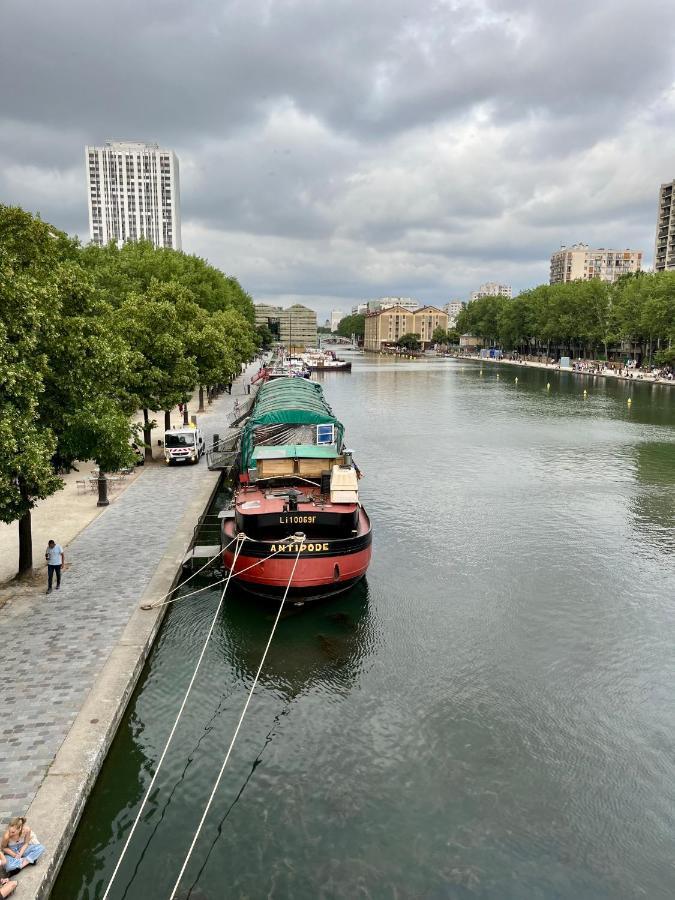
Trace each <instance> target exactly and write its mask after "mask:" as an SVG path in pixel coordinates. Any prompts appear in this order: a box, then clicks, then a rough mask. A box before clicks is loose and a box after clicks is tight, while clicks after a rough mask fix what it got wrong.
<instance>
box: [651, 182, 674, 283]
mask: <svg viewBox="0 0 675 900" xmlns="http://www.w3.org/2000/svg"><path fill="white" fill-rule="evenodd" d="M674 187H675V181H669V182H668V183H667V184H662V185H661V188H660V190H659V208H658V211H657V213H656V243H655V246H654V271H655V272H664V271H665V270H666V269H675V207H674V206H673V188H674Z"/></svg>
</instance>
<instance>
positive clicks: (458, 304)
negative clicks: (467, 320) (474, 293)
mask: <svg viewBox="0 0 675 900" xmlns="http://www.w3.org/2000/svg"><path fill="white" fill-rule="evenodd" d="M465 308H466V303H465V302H464V301H463V300H450V302H449V303H446V304H445V306H444V307H443V311H444V312H445V313H446V314H447V316H448V328H454V327H455V325H456V324H457V316H458V315H459V314H460V313H461V311H462V310H463V309H465Z"/></svg>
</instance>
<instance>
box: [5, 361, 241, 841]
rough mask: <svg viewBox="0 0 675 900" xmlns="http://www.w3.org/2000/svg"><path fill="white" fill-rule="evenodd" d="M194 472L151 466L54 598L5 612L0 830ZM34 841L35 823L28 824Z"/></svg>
mask: <svg viewBox="0 0 675 900" xmlns="http://www.w3.org/2000/svg"><path fill="white" fill-rule="evenodd" d="M257 368H258V367H257V365H253V366H251V367H249V369H248V370H247V372H246V374H245V375H244V376H243V378H241V379H239V380H238V382H237V384H236V385H235V388H234V390H233V394H232V396H230V395H228V394H224V395H223V396H221V397H219V398H218V399H217V400H215V401H214V403H213V404H212V406H211V407H210V408H209V412H208V414H202V415H201V416H200V419H199V423H200V427H201V428H202V430H203V431H204V434H205V439H206V441H207V446H209V445H210V443H211V438H212V434H213V433H214V432H216V433H219V434H221V435H222V434H224V433H225V432H226V431H227V418H228V413H229V412H230V411H231V409H232V407H233V405H234V403H235V401H236V400H239V402H240V403H241V402H242V395H245V384H246V381H247V380H248V379H249V378H250V376H251V375H252V374H253V373H254V372H255V371H257ZM207 478H208V479H210V480H211V481H212V483H213V485H214V487H215V484H216V482H217V479H218V473H217V472H209V471H208V469H207V467H206V460H205V459H202V461H201V462H200V464H199V465H198V466H188V467H171V468H168V467H156V466H152V467H148V468H147V469H146V471H145V472H143V474H142V475H141V476H140V477H139V478H137V479H136V480H135V481H134V482H133V483H132V484H131V485H130V486H129V487H128V488H127V490H126V491H125V492H124V494H123V495H121V496H120V497H119V498H118V499H117V501H116V502H115V503H114V505H111V506H110V507H108V508H107V509H106V510H105V512H104V513H103V514H102V515H100V516H98V518H96V519H94V521H93V522H91V524H90V525H89V526H88V527H87V528H85V530H84V531H82V532H81V533H80V534H79V535H78V536H77V537H76V538H75V539H74V540H73V541H72V543H71V544H69V545H68V546H67V547H65V548H64V549H65V551H66V559H67V561H68V562H69V563H70V568H69V569H68V570H67V571H66V572H65V573H64V576H63V583H62V586H61V590H60V591H54V592H53V593H52V594H50V595H49V596H46V595H45V592H44V591H45V586H44V584H41V585H40V587H39V590H36V592H35V593H34V594H32V595H22V596H19V597H17V598H16V599H14V600H13V601H11V602H9V603H8V604H7V605H6V606H5V607H4V608H3V610H2V625H3V628H2V635H3V639H2V663H3V666H2V668H3V678H4V685H5V687H4V691H3V716H2V722H1V723H0V823H3V822H5V821H6V820H7V819H8V817H10V816H13V815H21V814H25V812H26V810H27V809H28V807H29V806H30V804H31V802H32V800H33V798H34V797H35V794H36V792H37V790H38V788H39V787H40V784H41V782H42V781H43V779H44V777H45V775H46V773H47V770H48V769H49V766H50V765H51V763H52V761H53V760H54V757H55V756H56V753H57V751H58V750H59V747H60V746H61V744H62V743H63V741H64V738H65V737H66V735H67V734H68V731H69V729H70V728H71V726H72V724H73V722H74V720H75V718H76V716H77V714H78V712H79V710H80V708H81V707H82V705H83V703H84V701H85V699H86V697H87V695H88V693H89V691H90V689H91V687H92V685H93V683H94V681H95V679H96V677H97V676H98V674H99V673H100V672H101V670H102V668H103V666H104V664H105V662H106V660H107V659H108V657H109V655H110V653H111V651H112V649H113V648H114V647H115V644H116V642H117V641H118V639H119V638H120V636H121V634H122V632H123V631H124V628H125V626H126V625H127V623H128V622H129V619H130V617H131V615H132V613H133V612H134V610H135V609H136V607H137V605H138V601H139V598H140V597H141V595H142V593H143V591H144V589H145V587H146V586H147V584H148V582H149V581H150V579H151V577H152V575H153V573H154V571H155V570H156V568H157V566H158V565H159V563H160V561H161V559H162V557H163V556H164V554H165V552H166V548H167V546H168V545H169V542H170V540H171V538H172V535H173V533H174V531H175V529H176V527H177V525H178V523H179V522H180V520H181V518H182V517H183V515H184V513H185V511H186V509H187V508H188V506H189V503H190V498H191V496H192V495H193V493H194V491H195V488H196V486H197V484H199V486H200V487H203V486H204V479H207ZM33 824H34V826H35V828H36V830H37V832H38V834H39V833H40V823H39V822H35V823H33Z"/></svg>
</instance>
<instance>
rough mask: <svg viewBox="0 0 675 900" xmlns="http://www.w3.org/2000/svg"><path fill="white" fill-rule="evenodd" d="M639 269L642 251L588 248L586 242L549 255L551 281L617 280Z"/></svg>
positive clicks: (554, 282)
mask: <svg viewBox="0 0 675 900" xmlns="http://www.w3.org/2000/svg"><path fill="white" fill-rule="evenodd" d="M641 268H642V251H641V250H630V249H626V250H606V249H605V248H604V247H599V248H598V249H596V250H593V249H591V248H590V247H589V246H588V244H573V245H572V246H571V247H566V246H564V245H563V246H562V247H561V248H560V250H556V252H555V253H552V254H551V274H550V278H549V281H550V283H551V284H561V283H563V282H566V281H579V280H580V281H590V280H591V279H593V278H598V279H599V280H600V281H609V282H613V281H616V280H617V278H620V277H621V276H622V275H628V274H631V273H633V272H639V271H640V269H641Z"/></svg>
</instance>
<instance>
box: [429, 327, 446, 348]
mask: <svg viewBox="0 0 675 900" xmlns="http://www.w3.org/2000/svg"><path fill="white" fill-rule="evenodd" d="M431 340H432V341H433V342H434V343H435V344H447V343H448V332H447V331H446V330H445V328H441V326H440V325H439V326H438V327H437V328H434V333H433V334H432V335H431Z"/></svg>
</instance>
